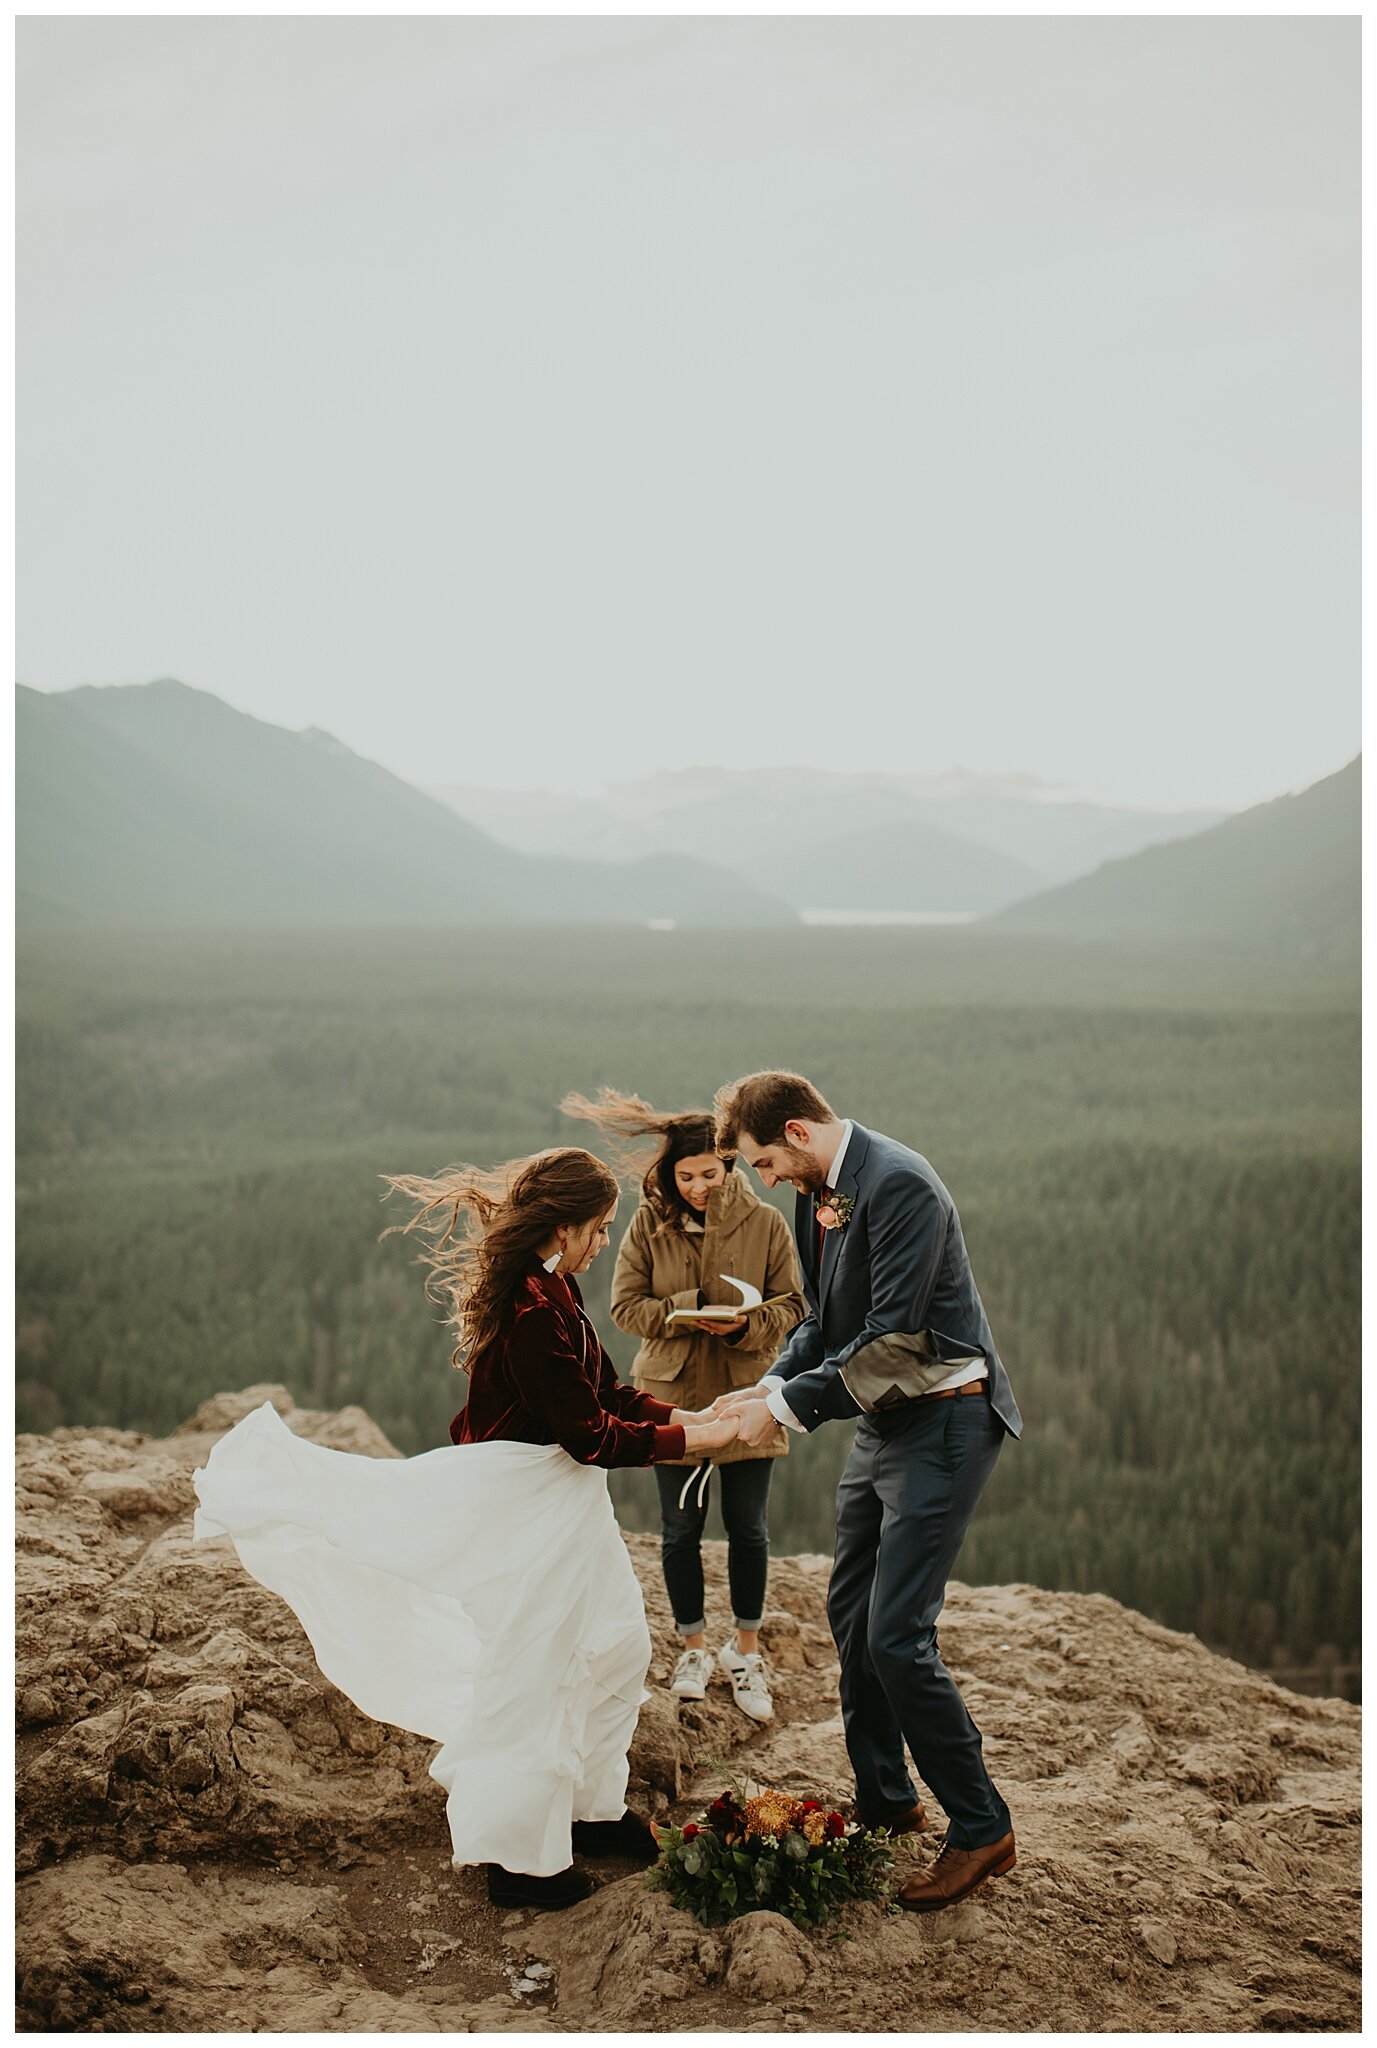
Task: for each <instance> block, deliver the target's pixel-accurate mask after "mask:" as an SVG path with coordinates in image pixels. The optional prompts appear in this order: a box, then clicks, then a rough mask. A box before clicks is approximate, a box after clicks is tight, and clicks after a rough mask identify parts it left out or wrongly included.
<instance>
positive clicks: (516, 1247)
mask: <svg viewBox="0 0 1377 2048" xmlns="http://www.w3.org/2000/svg"><path fill="white" fill-rule="evenodd" d="M383 1178H384V1179H385V1180H386V1182H387V1185H388V1189H389V1191H390V1192H391V1193H393V1194H398V1195H404V1196H405V1197H406V1198H407V1200H408V1201H410V1202H412V1203H414V1204H415V1213H414V1214H413V1215H412V1216H411V1218H410V1220H409V1221H408V1222H406V1223H398V1224H394V1225H393V1226H392V1228H393V1229H394V1230H399V1231H402V1232H403V1233H409V1232H411V1231H413V1230H414V1231H419V1232H420V1234H421V1235H422V1236H423V1237H425V1238H427V1239H429V1248H428V1249H427V1251H426V1252H425V1253H424V1255H423V1259H424V1263H425V1265H426V1266H428V1267H429V1269H430V1270H429V1272H428V1274H427V1277H426V1293H427V1294H428V1295H429V1296H430V1298H431V1300H432V1301H436V1302H439V1304H440V1305H441V1307H442V1308H443V1309H444V1310H445V1312H446V1317H447V1320H448V1321H450V1322H452V1323H453V1325H454V1327H455V1329H456V1330H457V1331H458V1333H459V1342H458V1344H457V1346H456V1347H455V1351H454V1357H453V1362H454V1364H455V1365H456V1366H460V1367H461V1368H462V1366H463V1365H464V1363H465V1361H466V1360H469V1359H473V1358H476V1357H477V1356H478V1354H479V1353H480V1352H481V1351H485V1350H486V1349H487V1347H488V1346H489V1345H490V1344H491V1343H492V1342H493V1341H494V1339H495V1338H496V1337H497V1335H498V1332H499V1329H500V1327H501V1323H502V1318H503V1316H504V1314H505V1313H506V1311H507V1309H508V1308H509V1307H510V1306H511V1302H512V1298H513V1296H514V1295H515V1293H516V1290H517V1287H518V1285H519V1284H520V1281H521V1276H522V1274H523V1273H524V1272H525V1271H526V1268H527V1266H528V1265H529V1264H530V1261H531V1257H532V1255H533V1253H534V1252H535V1251H536V1249H537V1247H538V1246H540V1245H543V1244H546V1243H548V1242H549V1240H550V1239H551V1238H552V1237H553V1236H554V1234H555V1230H556V1227H557V1226H558V1225H559V1224H574V1225H578V1224H582V1223H591V1222H592V1221H593V1219H594V1217H596V1216H604V1215H606V1213H607V1211H608V1210H609V1209H610V1208H611V1207H612V1205H613V1203H614V1202H615V1201H616V1199H617V1194H618V1187H617V1177H616V1175H615V1174H614V1173H613V1171H612V1169H611V1167H610V1166H606V1165H604V1164H603V1162H602V1160H601V1159H597V1158H595V1157H594V1156H593V1154H592V1153H591V1152H585V1151H583V1150H582V1149H581V1148H580V1147H578V1146H575V1145H569V1146H562V1147H560V1148H558V1149H556V1150H553V1151H550V1152H537V1153H535V1154H534V1156H533V1157H531V1158H529V1159H512V1160H508V1162H507V1163H506V1165H505V1166H494V1167H490V1168H484V1167H480V1166H450V1167H447V1168H446V1169H445V1171H444V1172H443V1173H439V1174H436V1175H435V1176H434V1177H433V1178H431V1179H427V1178H425V1177H424V1176H423V1175H419V1174H412V1173H398V1174H384V1176H383ZM384 1235H385V1236H386V1235H390V1233H389V1232H384Z"/></svg>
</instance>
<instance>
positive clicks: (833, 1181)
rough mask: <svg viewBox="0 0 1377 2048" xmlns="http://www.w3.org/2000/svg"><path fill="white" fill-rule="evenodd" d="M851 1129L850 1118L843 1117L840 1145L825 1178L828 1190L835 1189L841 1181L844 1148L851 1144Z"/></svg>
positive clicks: (844, 1155) (852, 1126)
mask: <svg viewBox="0 0 1377 2048" xmlns="http://www.w3.org/2000/svg"><path fill="white" fill-rule="evenodd" d="M853 1129H854V1125H853V1124H852V1122H851V1119H850V1117H849V1116H848V1117H843V1119H842V1134H841V1143H840V1145H838V1147H837V1156H836V1158H835V1159H834V1160H833V1161H832V1167H831V1171H830V1172H829V1173H828V1176H827V1185H828V1187H829V1188H835V1187H836V1185H837V1183H838V1181H839V1180H840V1179H841V1170H842V1164H843V1161H844V1160H845V1158H846V1148H847V1146H848V1145H849V1144H850V1143H851V1133H852V1130H853Z"/></svg>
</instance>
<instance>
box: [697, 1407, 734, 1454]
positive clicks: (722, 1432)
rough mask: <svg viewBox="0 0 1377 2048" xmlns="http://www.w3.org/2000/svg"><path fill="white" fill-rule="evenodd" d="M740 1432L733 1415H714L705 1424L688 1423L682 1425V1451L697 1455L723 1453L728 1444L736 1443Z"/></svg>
mask: <svg viewBox="0 0 1377 2048" xmlns="http://www.w3.org/2000/svg"><path fill="white" fill-rule="evenodd" d="M739 1430H740V1419H739V1417H737V1416H735V1415H715V1416H713V1417H712V1418H711V1420H710V1421H707V1422H689V1423H686V1424H685V1425H684V1450H685V1451H686V1452H691V1453H693V1454H695V1455H696V1454H697V1453H698V1452H700V1451H725V1449H726V1448H727V1445H728V1444H732V1443H735V1442H736V1439H737V1435H738V1433H739Z"/></svg>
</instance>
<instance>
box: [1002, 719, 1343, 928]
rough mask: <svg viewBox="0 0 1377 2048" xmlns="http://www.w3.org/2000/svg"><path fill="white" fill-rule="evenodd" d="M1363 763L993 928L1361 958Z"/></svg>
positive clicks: (1119, 864) (1033, 904)
mask: <svg viewBox="0 0 1377 2048" xmlns="http://www.w3.org/2000/svg"><path fill="white" fill-rule="evenodd" d="M1361 860H1362V755H1361V754H1356V755H1354V757H1353V759H1352V760H1350V761H1348V762H1346V763H1345V764H1344V766H1343V767H1342V768H1340V769H1338V770H1337V771H1336V772H1335V773H1334V774H1333V775H1327V776H1322V777H1321V778H1320V780H1319V781H1318V782H1313V783H1311V784H1310V785H1309V787H1308V788H1305V789H1302V790H1299V791H1296V792H1294V793H1292V794H1288V795H1285V796H1279V797H1273V798H1272V799H1271V801H1270V802H1268V803H1264V804H1255V805H1253V806H1252V808H1251V809H1249V810H1246V811H1240V812H1237V813H1236V814H1235V815H1234V816H1233V817H1231V818H1226V819H1224V820H1223V821H1222V823H1220V824H1218V825H1214V826H1212V827H1210V828H1209V829H1208V830H1206V831H1204V832H1200V833H1197V834H1194V835H1193V836H1192V837H1190V838H1187V839H1178V840H1174V841H1172V842H1171V843H1170V844H1168V845H1165V846H1153V847H1147V848H1145V849H1143V850H1142V851H1141V852H1139V853H1136V854H1133V855H1130V856H1128V857H1127V858H1125V859H1122V860H1114V861H1108V862H1106V863H1105V864H1104V865H1103V866H1101V867H1099V868H1097V869H1096V870H1095V872H1094V873H1092V874H1089V875H1084V876H1081V877H1079V878H1077V879H1076V880H1074V881H1071V882H1067V883H1065V884H1063V885H1062V886H1061V887H1060V888H1058V889H1053V890H1047V891H1044V892H1042V893H1041V894H1039V895H1037V896H1033V897H1030V898H1028V899H1027V900H1026V901H1024V902H1021V903H1017V904H1014V905H1012V906H1010V907H1009V908H1007V909H1004V910H1001V911H1000V912H998V913H997V914H996V915H994V916H992V917H990V918H987V919H986V920H985V924H986V927H987V928H993V929H999V930H1007V931H1010V932H1015V931H1016V932H1019V933H1022V934H1028V935H1044V936H1049V937H1059V938H1067V937H1074V938H1077V939H1084V940H1097V939H1114V940H1116V941H1118V942H1120V943H1129V944H1134V943H1138V944H1158V945H1160V944H1164V943H1168V944H1173V945H1181V946H1195V947H1198V946H1202V945H1209V946H1216V947H1219V948H1221V949H1224V950H1229V949H1234V950H1239V951H1248V952H1280V953H1291V954H1297V955H1299V956H1300V957H1302V958H1314V959H1325V960H1334V959H1356V958H1357V957H1358V953H1359V950H1360V946H1361Z"/></svg>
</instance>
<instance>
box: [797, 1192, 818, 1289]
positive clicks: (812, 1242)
mask: <svg viewBox="0 0 1377 2048" xmlns="http://www.w3.org/2000/svg"><path fill="white" fill-rule="evenodd" d="M794 1242H795V1244H797V1246H798V1256H799V1264H800V1265H801V1266H802V1268H803V1284H804V1286H805V1288H806V1289H807V1290H808V1291H809V1292H810V1293H811V1294H812V1297H813V1300H814V1302H815V1303H817V1305H818V1306H819V1307H821V1305H822V1304H821V1300H820V1298H819V1294H818V1282H819V1278H820V1276H819V1273H818V1219H817V1217H816V1216H815V1215H814V1213H813V1197H812V1196H811V1195H795V1196H794Z"/></svg>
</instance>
